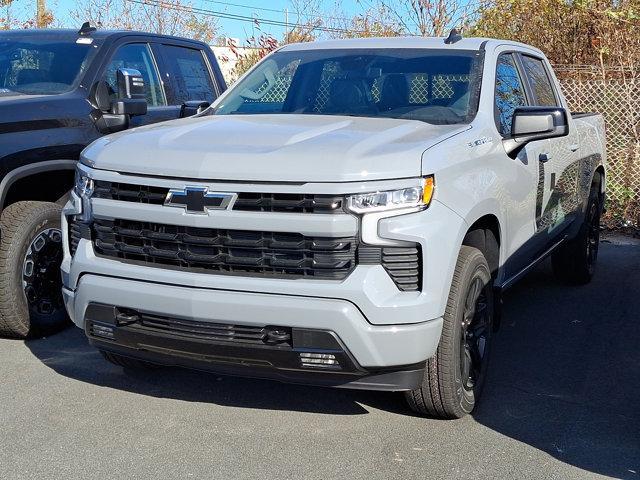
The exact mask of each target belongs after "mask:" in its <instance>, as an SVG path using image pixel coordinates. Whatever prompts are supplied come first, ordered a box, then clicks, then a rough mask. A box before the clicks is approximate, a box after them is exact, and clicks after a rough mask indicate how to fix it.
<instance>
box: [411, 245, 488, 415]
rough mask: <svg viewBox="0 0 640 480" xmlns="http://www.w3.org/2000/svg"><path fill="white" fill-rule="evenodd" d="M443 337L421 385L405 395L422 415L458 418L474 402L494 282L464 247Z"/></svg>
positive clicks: (479, 257)
mask: <svg viewBox="0 0 640 480" xmlns="http://www.w3.org/2000/svg"><path fill="white" fill-rule="evenodd" d="M443 320H444V324H443V327H442V336H441V337H440V343H439V344H438V349H437V351H436V354H435V356H434V357H432V358H430V359H429V360H427V365H426V369H425V375H424V379H423V382H422V385H421V386H420V387H419V388H417V389H415V390H412V391H410V392H406V393H405V396H406V399H407V401H408V403H409V406H410V407H411V409H412V410H414V411H415V412H417V413H419V414H421V415H428V416H432V417H438V418H447V419H451V418H461V417H463V416H465V415H467V414H469V413H471V411H472V410H473V408H474V407H475V405H476V404H477V402H478V399H479V397H480V394H481V392H482V388H483V387H484V382H485V378H486V372H487V365H488V360H489V352H490V351H491V341H492V336H493V283H492V280H491V270H490V269H489V265H488V264H487V260H486V259H485V257H484V255H483V254H482V252H481V251H480V250H478V249H477V248H472V247H468V246H463V247H462V248H461V250H460V254H459V256H458V261H457V263H456V269H455V273H454V276H453V282H452V285H451V291H450V293H449V299H448V301H447V307H446V310H445V314H444V317H443Z"/></svg>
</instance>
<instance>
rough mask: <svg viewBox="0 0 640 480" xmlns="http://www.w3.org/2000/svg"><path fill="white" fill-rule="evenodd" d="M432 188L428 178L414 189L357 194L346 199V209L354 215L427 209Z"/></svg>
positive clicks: (430, 177)
mask: <svg viewBox="0 0 640 480" xmlns="http://www.w3.org/2000/svg"><path fill="white" fill-rule="evenodd" d="M434 187H435V183H434V179H433V176H429V177H426V178H424V179H423V181H422V183H421V184H420V185H416V186H415V187H408V188H401V189H399V190H387V191H382V192H371V193H358V194H355V195H351V196H349V197H347V208H348V209H349V210H351V211H352V212H355V213H370V212H380V211H385V210H397V209H400V208H412V207H423V208H427V207H428V206H429V204H430V203H431V199H432V198H433V191H434Z"/></svg>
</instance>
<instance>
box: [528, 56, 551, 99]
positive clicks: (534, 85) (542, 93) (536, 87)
mask: <svg viewBox="0 0 640 480" xmlns="http://www.w3.org/2000/svg"><path fill="white" fill-rule="evenodd" d="M522 64H523V65H524V72H525V75H526V76H527V80H528V81H529V85H531V90H533V94H534V95H535V99H534V101H533V104H534V105H538V106H545V107H556V106H558V104H557V102H556V96H555V94H554V92H553V86H552V84H551V80H550V79H549V75H547V70H546V69H545V68H544V64H543V63H542V60H540V59H539V58H534V57H530V56H528V55H523V56H522Z"/></svg>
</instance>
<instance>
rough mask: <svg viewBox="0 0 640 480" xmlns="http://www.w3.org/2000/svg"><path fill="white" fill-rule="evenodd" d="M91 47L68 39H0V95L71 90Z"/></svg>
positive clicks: (45, 93) (84, 64)
mask: <svg viewBox="0 0 640 480" xmlns="http://www.w3.org/2000/svg"><path fill="white" fill-rule="evenodd" d="M91 50H92V47H91V46H90V45H82V44H77V43H72V42H58V43H53V42H47V41H44V40H43V41H42V42H39V41H35V42H32V41H28V42H22V41H20V40H9V41H0V96H2V95H11V94H13V95H15V94H16V93H21V94H32V95H53V94H58V93H63V92H66V91H69V90H71V88H72V87H73V85H75V83H76V79H78V77H79V76H80V74H81V73H83V71H84V70H85V68H86V66H87V65H88V61H87V59H88V58H89V53H90V52H91Z"/></svg>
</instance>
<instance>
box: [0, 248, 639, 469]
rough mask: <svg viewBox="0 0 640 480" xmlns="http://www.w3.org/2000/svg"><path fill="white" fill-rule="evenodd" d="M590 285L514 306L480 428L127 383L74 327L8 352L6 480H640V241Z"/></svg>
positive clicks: (351, 398) (284, 389) (364, 396)
mask: <svg viewBox="0 0 640 480" xmlns="http://www.w3.org/2000/svg"><path fill="white" fill-rule="evenodd" d="M600 255H601V256H600V260H599V265H598V272H597V275H596V278H595V280H594V282H593V283H591V284H590V285H587V286H584V287H567V286H564V285H561V284H559V283H558V282H557V281H556V280H555V279H554V278H553V276H552V275H551V271H550V267H549V265H548V264H545V265H543V266H541V267H540V268H538V269H537V270H536V271H535V272H533V273H531V274H530V275H529V276H528V277H527V278H526V279H525V280H524V281H523V282H521V283H520V284H519V285H518V286H517V287H515V288H514V289H513V290H512V291H511V292H509V294H508V295H507V298H506V299H505V309H504V318H503V327H502V329H501V331H500V332H499V334H498V335H497V337H496V342H495V345H494V351H493V357H492V359H491V370H490V372H489V378H488V383H487V386H486V390H485V393H484V397H483V399H482V402H481V404H480V406H479V408H478V409H477V411H476V412H475V413H474V415H473V416H470V417H467V418H465V419H462V420H459V421H438V420H431V419H423V418H419V417H415V416H413V415H412V414H411V413H410V412H409V410H408V409H407V408H406V407H405V406H404V403H403V399H402V397H401V395H398V394H390V393H375V392H356V391H346V390H332V389H325V388H313V387H303V386H296V385H284V384H280V383H276V382H269V381H260V380H248V379H239V378H230V377H220V376H216V375H211V374H205V373H200V372H190V371H184V370H179V369H162V370H158V371H152V372H130V371H127V372H124V371H123V369H121V368H119V367H115V366H112V365H110V364H108V363H107V362H106V361H104V360H103V359H102V357H101V356H100V355H99V354H98V353H97V352H96V351H95V350H94V349H93V348H92V347H90V346H89V345H88V344H87V341H86V340H85V338H84V335H83V333H82V332H81V331H80V330H78V329H76V328H70V329H68V330H65V331H64V332H62V333H60V334H58V335H55V336H52V337H50V338H46V339H41V340H32V341H28V342H18V341H11V340H0V428H1V432H0V478H2V479H7V480H11V479H22V478H47V479H48V478H51V479H60V478H69V479H76V478H83V479H84V478H100V479H107V478H119V479H121V478H138V479H146V478H154V479H168V478H181V479H182V478H199V479H200V478H202V479H204V478H207V479H209V478H211V479H245V478H247V479H248V478H256V479H257V478H260V479H271V478H274V479H275V478H277V479H285V478H295V479H302V478H314V479H315V478H317V479H333V478H344V479H367V480H371V479H378V478H385V479H388V478H402V479H413V478H432V479H437V478H531V479H542V478H557V479H574V478H575V479H578V478H580V479H582V478H602V477H603V476H604V477H606V476H610V477H614V478H632V479H635V478H640V409H639V408H638V403H639V402H640V242H639V241H637V240H635V241H633V240H628V239H624V238H610V239H608V240H605V241H604V242H603V243H602V245H601V251H600Z"/></svg>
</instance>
